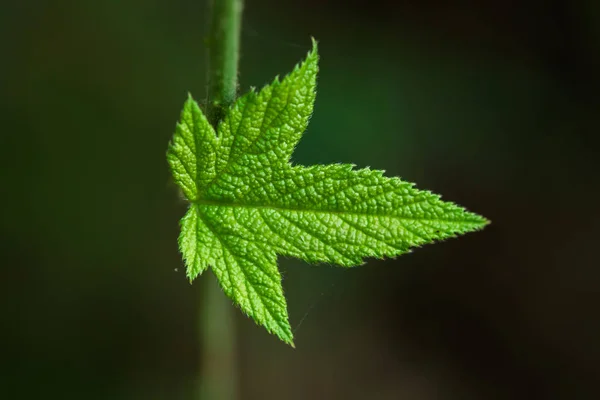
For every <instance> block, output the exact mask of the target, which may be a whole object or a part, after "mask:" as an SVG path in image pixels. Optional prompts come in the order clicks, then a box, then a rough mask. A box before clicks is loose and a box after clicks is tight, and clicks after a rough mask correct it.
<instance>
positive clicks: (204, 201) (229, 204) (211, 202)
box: [194, 199, 485, 224]
mask: <svg viewBox="0 0 600 400" xmlns="http://www.w3.org/2000/svg"><path fill="white" fill-rule="evenodd" d="M425 201H427V200H423V201H422V202H425ZM194 203H196V204H198V205H204V206H213V207H231V208H245V209H267V210H274V211H292V212H307V213H314V214H337V215H360V216H367V217H386V218H394V219H398V220H402V221H440V222H458V223H461V224H468V223H473V224H485V221H482V220H479V219H476V218H473V219H451V218H421V217H407V216H400V215H394V214H383V213H367V212H359V211H350V210H321V209H312V208H300V207H285V206H278V205H264V204H244V203H234V202H227V201H218V200H210V199H198V200H196V201H194ZM414 204H418V203H412V204H411V205H414ZM465 213H466V212H465ZM466 214H468V213H466Z"/></svg>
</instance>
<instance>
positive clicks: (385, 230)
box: [167, 43, 488, 345]
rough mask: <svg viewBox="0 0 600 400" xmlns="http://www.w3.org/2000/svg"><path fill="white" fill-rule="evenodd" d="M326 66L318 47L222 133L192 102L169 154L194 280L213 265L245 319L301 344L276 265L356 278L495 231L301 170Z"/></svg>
mask: <svg viewBox="0 0 600 400" xmlns="http://www.w3.org/2000/svg"><path fill="white" fill-rule="evenodd" d="M317 63H318V53H317V46H316V43H313V49H312V51H310V52H309V53H308V55H307V57H306V60H305V61H304V62H303V63H301V64H299V65H298V66H296V68H295V69H294V71H293V72H292V73H290V74H289V75H288V76H286V77H285V78H284V79H283V80H281V81H280V80H279V79H278V78H275V80H274V81H273V82H272V83H271V84H270V85H267V86H265V87H264V88H263V89H262V90H260V92H258V93H257V92H255V91H254V90H251V91H250V92H249V93H247V94H246V95H244V96H242V97H241V98H239V99H238V100H237V102H236V103H235V105H234V106H233V107H232V108H231V109H230V110H229V111H228V112H227V113H226V116H225V119H224V120H223V121H222V122H221V123H220V124H219V126H218V129H217V132H218V134H215V131H214V129H213V128H212V127H211V126H210V124H209V123H208V121H207V119H206V117H205V116H204V114H203V113H202V111H201V110H200V108H199V107H198V105H197V104H196V102H195V101H194V100H193V99H192V98H191V97H189V98H188V99H187V101H186V103H185V105H184V108H183V112H182V114H181V120H180V122H179V123H178V124H177V129H176V132H175V135H174V137H173V141H172V142H171V144H170V145H169V149H168V152H167V158H168V161H169V164H170V167H171V170H172V172H173V176H174V178H175V181H176V182H177V183H178V185H179V186H180V187H181V189H182V190H183V193H184V194H185V196H186V197H187V199H188V200H189V201H190V208H189V210H188V211H187V214H186V215H185V216H184V217H183V219H182V221H181V234H180V236H179V247H180V250H181V252H182V254H183V258H184V260H185V264H186V266H187V275H188V278H189V279H190V280H193V279H194V278H196V277H197V276H198V275H199V274H201V273H202V272H203V271H204V270H206V269H207V268H208V267H209V266H210V267H211V268H212V270H213V271H214V273H215V275H216V276H217V279H218V280H219V282H220V284H221V287H222V288H223V291H224V292H225V293H226V294H227V296H229V297H230V298H231V299H232V300H233V301H234V302H235V304H237V305H238V306H239V307H240V308H241V309H242V311H243V312H245V313H246V314H248V315H249V316H250V317H252V318H253V319H254V320H255V321H256V322H257V323H258V324H260V325H263V326H264V327H265V328H266V329H267V330H268V331H269V332H272V333H274V334H276V335H277V336H278V337H279V338H281V340H283V341H285V342H286V343H289V344H292V345H293V341H292V339H293V336H292V331H291V329H290V325H289V322H288V313H287V305H286V301H285V297H284V295H283V289H282V286H281V276H280V274H279V271H278V268H277V255H285V256H291V257H297V258H301V259H303V260H306V261H308V262H313V263H317V262H321V263H332V264H337V265H341V266H347V267H349V266H355V265H359V264H362V263H363V262H364V258H365V257H376V258H383V257H395V256H398V255H400V254H403V253H406V252H408V251H410V248H411V247H415V246H420V245H423V244H426V243H430V242H432V241H435V240H440V239H445V238H449V237H454V236H456V235H458V234H461V233H465V232H469V231H474V230H477V229H481V228H482V227H483V226H484V225H486V224H487V223H488V221H487V220H486V219H485V218H483V217H480V216H478V215H476V214H472V213H469V212H467V211H466V210H465V209H463V208H461V207H459V206H457V205H455V204H452V203H449V202H444V201H442V200H440V198H439V196H437V195H435V194H432V193H430V192H427V191H422V190H417V189H416V188H414V186H413V184H412V183H408V182H404V181H401V180H400V179H399V178H389V177H385V176H384V175H383V172H382V171H377V170H370V169H368V168H367V169H355V168H354V166H353V165H348V164H332V165H319V166H310V167H305V166H299V165H292V164H291V163H290V156H291V154H292V152H293V150H294V147H295V146H296V144H297V143H298V141H299V140H300V137H301V136H302V133H303V132H304V130H305V129H306V126H307V124H308V120H309V118H310V115H311V113H312V110H313V104H314V100H315V86H316V77H317V71H318V67H317Z"/></svg>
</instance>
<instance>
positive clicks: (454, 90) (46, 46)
mask: <svg viewBox="0 0 600 400" xmlns="http://www.w3.org/2000/svg"><path fill="white" fill-rule="evenodd" d="M206 10H207V8H206V4H205V2H204V1H200V0H193V1H191V0H171V1H158V0H129V1H74V0H73V1H31V0H30V1H14V0H13V1H4V2H2V7H1V9H0V34H1V39H0V40H1V48H2V56H1V62H0V71H1V73H0V88H1V96H0V102H1V103H0V115H1V117H2V119H1V125H0V126H1V128H0V129H1V140H2V141H1V146H0V152H1V159H0V162H1V163H2V168H1V170H0V174H1V175H0V177H1V179H2V180H1V184H0V187H1V188H2V196H1V198H2V206H1V207H0V215H1V216H2V224H1V228H0V248H1V249H2V256H1V258H0V260H1V263H2V266H1V268H0V318H1V321H2V322H1V326H0V328H1V329H0V332H1V333H0V340H1V341H0V343H1V344H0V351H1V352H0V397H1V398H3V399H37V398H48V399H54V398H57V399H182V400H183V399H197V398H199V396H198V390H197V389H198V377H199V376H200V375H199V371H200V370H201V368H202V367H204V368H205V370H207V369H208V370H210V369H211V368H212V367H213V366H212V365H204V366H202V365H201V364H202V362H201V360H202V359H203V357H202V353H203V349H202V348H201V346H200V342H199V338H200V337H201V336H202V331H203V329H202V323H200V322H199V314H200V310H201V302H202V293H201V292H202V290H203V287H204V286H203V284H202V282H200V281H196V282H195V283H194V284H193V285H190V284H189V283H188V282H187V281H186V279H185V275H184V270H183V266H182V262H181V259H180V255H179V254H178V250H177V242H176V237H177V234H178V220H179V218H180V217H181V216H182V215H183V213H184V211H185V203H184V202H183V201H182V200H181V199H180V197H179V196H178V194H177V189H176V187H175V186H174V184H173V182H172V180H171V179H170V177H169V171H168V169H167V164H166V160H165V151H166V146H167V143H168V141H169V139H170V137H171V135H172V133H173V130H174V126H175V122H176V120H177V118H178V115H179V111H180V109H181V106H182V103H183V101H184V100H185V97H186V94H187V92H188V91H190V92H192V93H193V94H194V95H195V96H196V97H197V98H202V97H203V96H204V93H205V58H204V57H205V53H204V48H203V35H204V33H205V29H206V21H207V15H206ZM311 36H314V37H315V38H317V39H318V40H319V41H320V53H321V57H322V58H321V73H320V77H319V88H318V96H317V102H316V111H315V113H314V116H313V119H312V121H311V124H310V126H309V128H308V131H307V132H306V134H305V137H304V138H303V140H302V142H301V144H300V146H299V147H298V149H297V151H296V153H295V156H294V160H295V161H296V162H297V163H301V164H313V163H331V162H352V163H355V164H357V165H359V166H371V167H372V168H378V169H385V170H386V171H387V173H388V174H390V175H398V176H401V177H403V178H404V179H406V180H409V181H414V182H417V183H418V186H419V187H420V188H427V189H430V190H432V191H435V192H438V193H442V194H443V196H444V199H447V200H451V201H455V202H457V203H459V204H461V205H464V206H466V207H467V208H469V209H470V210H472V211H475V212H478V213H480V214H483V215H485V216H487V217H488V218H490V219H491V220H492V221H493V224H492V225H490V226H489V227H487V228H486V229H485V230H484V231H483V232H480V233H476V234H469V235H467V236H465V237H462V238H460V239H455V240H450V241H446V242H444V243H441V244H436V245H430V246H427V247H424V248H421V249H418V250H416V251H415V252H413V253H412V254H410V255H406V256H403V257H400V258H399V259H396V260H386V261H369V262H368V263H367V264H366V265H365V266H362V267H360V268H356V269H350V270H342V269H340V268H335V267H332V266H326V265H319V266H310V265H307V264H305V263H302V262H299V261H295V260H288V259H282V260H280V268H281V270H282V273H283V275H284V288H285V291H286V294H287V298H288V302H289V310H290V315H291V324H292V326H293V327H294V328H295V329H296V345H297V348H296V349H295V350H292V349H290V348H288V347H287V346H286V345H284V344H282V343H280V342H279V341H278V340H276V338H275V337H273V336H270V335H268V334H267V333H266V332H265V331H264V330H263V329H262V328H259V327H256V326H255V325H254V323H253V322H251V321H250V320H248V319H247V318H246V317H244V316H243V315H242V314H241V313H239V312H238V311H237V310H236V311H235V312H234V313H232V315H233V316H234V329H235V332H236V335H237V341H236V350H235V357H236V362H237V371H238V375H239V386H238V389H239V398H240V399H261V400H262V399H264V400H267V399H294V400H295V399H382V400H384V399H385V400H387V399H406V400H409V399H410V400H412V399H415V400H428V399H588V398H589V399H592V398H600V387H599V383H598V382H600V380H599V379H600V367H599V366H600V343H599V339H600V323H599V321H598V309H599V308H598V306H599V305H600V273H599V269H598V262H597V255H596V250H597V248H598V245H597V243H598V241H599V239H600V235H599V233H598V232H599V230H598V225H599V223H600V218H599V217H600V213H599V212H598V207H597V203H598V190H597V173H598V171H599V169H598V167H599V163H600V162H599V160H598V157H597V155H598V147H597V145H596V144H595V140H594V139H595V136H597V135H598V133H599V132H600V129H599V128H600V97H599V96H598V93H599V91H600V78H599V71H600V68H599V67H600V63H599V62H598V61H599V57H598V55H599V54H598V52H599V48H600V3H599V2H598V1H596V0H575V1H568V0H548V1H542V0H537V1H535V0H531V1H523V2H518V1H476V0H461V1H453V2H442V1H434V0H427V1H421V2H408V1H401V0H398V1H389V2H386V1H382V0H372V1H370V2H364V1H348V0H347V1H341V0H337V1H333V0H332V1H317V0H307V1H299V0H294V1H285V2H280V1H275V0H253V1H250V0H249V1H247V4H246V10H245V15H244V29H243V33H242V45H243V51H242V57H241V65H240V68H241V75H240V84H241V89H242V91H244V90H246V89H247V88H248V87H250V86H262V85H263V84H264V83H266V82H268V81H270V80H271V79H272V78H273V76H275V75H277V74H285V73H287V72H288V71H290V70H291V68H292V66H293V65H294V64H295V63H296V62H298V61H299V60H300V59H301V58H302V57H303V56H304V55H305V53H306V51H308V50H309V48H310V37H311ZM202 279H214V278H213V277H212V276H211V275H206V276H205V277H202ZM202 279H201V280H202ZM215 363H216V364H218V360H217V361H215ZM216 364H215V365H216Z"/></svg>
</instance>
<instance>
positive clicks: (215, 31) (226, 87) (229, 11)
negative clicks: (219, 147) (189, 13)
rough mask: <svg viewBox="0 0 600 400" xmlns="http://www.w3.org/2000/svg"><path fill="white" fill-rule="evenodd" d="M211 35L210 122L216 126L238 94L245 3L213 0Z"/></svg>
mask: <svg viewBox="0 0 600 400" xmlns="http://www.w3.org/2000/svg"><path fill="white" fill-rule="evenodd" d="M210 17H211V19H210V28H209V34H208V101H207V104H206V106H207V110H206V111H207V114H208V120H209V121H210V123H211V124H212V125H213V126H215V127H216V126H217V125H218V123H219V122H220V121H221V119H222V118H223V115H224V113H225V110H226V109H227V108H228V107H229V106H231V105H232V104H233V102H234V101H235V96H236V93H237V76H238V60H239V54H240V30H241V26H242V0H212V1H211V15H210Z"/></svg>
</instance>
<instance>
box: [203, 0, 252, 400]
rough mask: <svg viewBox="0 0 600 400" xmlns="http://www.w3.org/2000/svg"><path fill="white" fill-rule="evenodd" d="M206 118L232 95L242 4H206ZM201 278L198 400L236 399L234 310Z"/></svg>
mask: <svg viewBox="0 0 600 400" xmlns="http://www.w3.org/2000/svg"><path fill="white" fill-rule="evenodd" d="M209 12H210V26H209V32H208V40H207V47H208V95H207V101H206V114H207V117H208V120H209V121H210V123H211V124H212V125H213V127H214V128H215V130H216V128H217V126H218V124H219V122H220V121H221V120H222V118H223V116H224V115H225V110H227V108H229V107H230V106H231V105H232V104H233V103H234V101H235V98H236V93H237V75H238V60H239V51H240V30H241V24H242V0H211V1H210V11H209ZM212 278H213V279H210V278H209V277H208V276H205V277H204V279H203V281H204V282H203V290H202V300H201V307H200V312H201V316H200V332H201V334H202V338H201V346H202V360H201V363H202V364H201V375H200V399H202V400H203V399H216V400H235V399H237V398H238V376H237V375H238V371H237V349H236V335H235V327H234V314H233V313H234V311H235V309H234V307H233V306H232V304H231V301H230V300H229V299H228V298H227V296H225V294H224V293H223V291H222V290H221V288H220V287H219V285H218V284H217V283H216V280H215V279H214V277H212Z"/></svg>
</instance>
